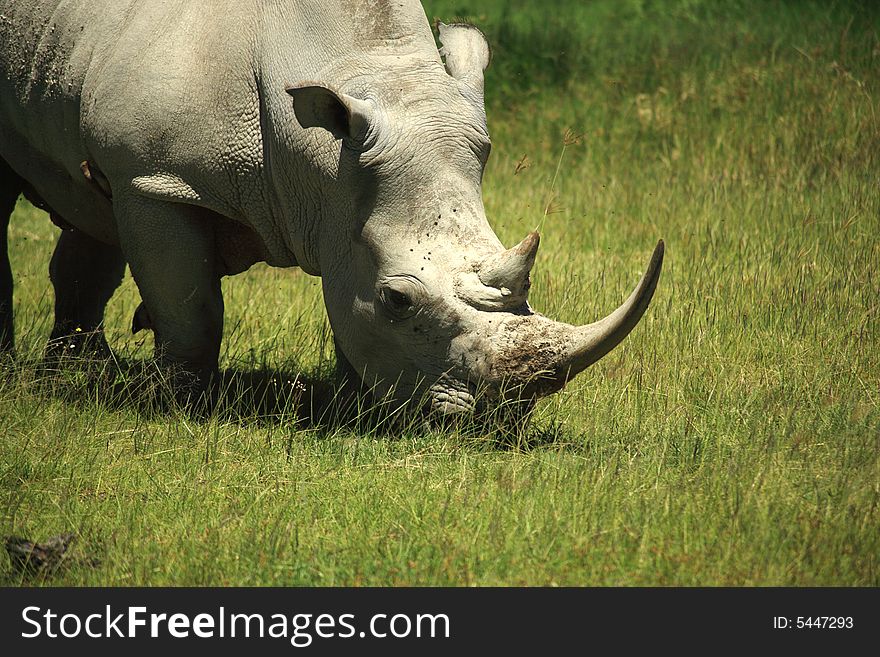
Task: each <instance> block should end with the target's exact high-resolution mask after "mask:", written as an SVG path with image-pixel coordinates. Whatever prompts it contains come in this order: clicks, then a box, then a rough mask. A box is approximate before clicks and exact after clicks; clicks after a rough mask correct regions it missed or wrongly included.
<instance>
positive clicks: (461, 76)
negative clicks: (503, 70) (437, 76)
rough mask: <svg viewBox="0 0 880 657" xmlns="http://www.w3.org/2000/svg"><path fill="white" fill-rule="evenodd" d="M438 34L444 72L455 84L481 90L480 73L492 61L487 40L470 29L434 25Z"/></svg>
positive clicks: (467, 27)
mask: <svg viewBox="0 0 880 657" xmlns="http://www.w3.org/2000/svg"><path fill="white" fill-rule="evenodd" d="M437 30H438V32H439V33H440V43H441V45H442V47H441V48H440V56H441V57H443V58H444V60H445V61H446V70H447V71H449V75H451V76H452V77H454V78H455V79H456V80H460V81H461V82H463V83H465V84H469V85H471V86H473V87H475V88H477V89H478V90H480V91H482V89H483V71H485V70H486V67H488V66H489V62H490V61H491V59H492V54H491V51H490V50H489V43H488V42H487V41H486V37H485V36H483V33H482V32H480V30H478V29H477V28H476V27H474V26H473V25H468V24H467V23H453V24H452V25H446V24H445V23H441V22H439V21H438V22H437Z"/></svg>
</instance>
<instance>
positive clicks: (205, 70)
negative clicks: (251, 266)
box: [0, 0, 439, 265]
mask: <svg viewBox="0 0 880 657" xmlns="http://www.w3.org/2000/svg"><path fill="white" fill-rule="evenodd" d="M0 44H2V45H0V154H2V156H3V158H4V159H7V160H8V161H9V162H10V164H11V165H12V166H13V168H14V169H16V170H17V171H18V172H19V173H20V174H21V175H22V176H23V177H24V178H26V179H27V180H29V181H30V182H31V183H32V184H33V185H34V187H36V188H37V191H38V192H39V193H40V195H42V196H43V197H44V198H45V200H46V202H47V203H48V204H49V205H50V206H51V207H53V208H54V209H56V210H57V211H58V212H59V213H60V214H61V215H62V216H64V217H65V219H67V220H68V221H70V222H71V223H74V225H78V226H79V227H81V228H83V229H84V230H87V231H89V232H92V233H93V234H95V236H97V237H103V238H105V239H106V240H107V241H112V240H113V227H112V223H113V217H112V212H111V211H110V209H109V206H108V205H107V204H106V203H102V200H101V199H99V198H96V197H95V191H94V189H93V188H92V187H90V186H89V185H87V184H86V182H85V181H84V178H83V176H82V174H81V172H80V169H79V165H80V163H81V162H82V161H84V160H89V161H90V162H93V163H95V164H96V166H97V168H99V169H100V170H101V171H103V172H104V174H105V175H106V176H107V178H108V179H109V182H110V185H111V187H112V188H113V189H114V190H117V189H120V188H129V187H134V188H135V190H136V191H137V192H138V193H141V194H145V195H149V196H155V197H159V198H167V199H169V200H175V201H182V202H187V203H193V204H197V205H201V206H204V207H206V208H209V209H210V210H213V211H215V212H217V213H219V214H221V215H223V216H225V217H227V218H229V219H232V220H233V221H236V222H239V223H241V224H243V225H245V226H247V227H248V228H251V229H253V230H254V231H255V232H256V233H257V234H259V235H260V237H261V241H262V242H263V243H264V245H265V247H266V249H265V251H266V252H265V253H263V254H262V256H261V257H262V258H263V259H267V260H269V261H270V262H272V263H273V264H279V265H284V264H294V259H293V257H292V254H293V252H295V251H302V250H303V249H302V248H296V247H295V245H292V244H291V242H292V241H297V239H299V238H298V237H297V236H296V235H292V236H291V235H287V234H284V233H286V232H289V224H290V223H291V222H292V223H294V224H297V223H303V224H305V223H306V222H307V221H308V219H306V218H304V217H302V216H299V215H302V214H304V213H305V212H304V211H306V210H312V211H314V208H315V207H319V206H320V199H316V198H308V199H301V202H299V203H296V202H295V199H294V202H291V199H290V198H286V199H283V200H282V201H281V202H280V206H281V207H279V200H278V198H277V197H278V194H277V193H275V191H273V190H271V189H270V187H271V184H272V183H271V181H270V180H269V178H270V177H269V176H267V175H266V173H267V172H266V170H265V169H266V167H267V166H268V160H269V159H270V158H269V156H268V152H269V150H270V145H269V144H267V143H266V142H265V140H266V138H267V132H272V131H271V130H269V129H268V125H269V123H271V119H270V117H269V116H267V115H268V114H271V113H273V112H274V114H275V119H274V122H275V124H276V128H277V126H278V125H279V124H280V126H281V127H280V129H277V130H276V131H275V132H274V133H273V134H270V135H268V138H269V139H273V138H276V141H278V142H280V144H281V148H283V149H286V150H287V151H293V152H294V161H287V162H284V164H286V165H290V166H291V168H293V169H299V170H298V171H293V172H291V173H290V175H289V176H286V177H285V180H284V184H285V186H286V187H290V184H289V183H290V180H291V179H292V180H293V181H294V182H299V183H300V184H299V185H296V186H297V187H300V188H301V189H302V190H303V191H302V192H300V191H298V190H294V191H293V192H291V190H290V189H285V190H284V193H285V194H290V193H293V194H294V195H296V194H311V195H312V196H314V195H315V185H314V180H310V179H309V177H310V176H312V175H313V173H314V170H315V169H316V168H317V169H321V168H324V169H325V171H323V172H321V173H323V174H325V175H323V178H324V179H326V178H327V177H328V175H329V176H331V177H332V176H333V175H334V174H335V171H334V170H333V169H334V167H335V165H336V158H335V157H334V156H333V153H332V152H333V148H332V144H331V143H329V142H328V140H327V138H326V136H324V137H323V138H319V139H318V140H317V141H318V142H321V143H313V141H314V140H313V141H309V140H305V141H304V140H303V135H302V134H301V133H300V131H299V129H298V127H296V126H294V125H293V123H294V120H293V119H294V117H293V113H292V110H291V106H290V100H289V98H288V97H287V96H286V94H285V93H284V85H285V84H286V83H291V82H299V81H303V80H319V81H323V82H326V83H328V84H330V85H331V86H336V87H344V86H345V85H346V83H347V81H348V80H349V79H350V78H352V77H360V78H363V77H364V76H369V75H370V74H371V71H372V70H373V68H374V67H375V60H373V61H371V60H370V58H371V56H373V55H376V56H377V57H380V58H384V61H388V58H391V59H392V60H393V59H395V58H397V61H398V64H399V58H400V57H401V56H404V57H406V56H411V55H412V54H413V53H415V54H416V55H417V56H418V57H419V58H420V59H430V60H437V61H439V57H438V55H437V51H436V47H435V46H434V42H433V37H432V36H431V32H430V28H429V27H428V25H427V21H426V19H425V15H424V12H423V10H422V8H421V5H420V3H419V2H417V1H416V0H408V1H406V2H403V1H399V0H398V1H394V2H392V1H390V0H298V1H293V0H287V1H285V0H276V1H268V0H210V1H208V2H194V1H192V0H66V1H65V0H0ZM276 164H277V163H276ZM319 177H320V176H319ZM267 181H268V182H267ZM276 182H277V181H276ZM301 211H302V212H301ZM315 220H316V221H320V220H321V219H320V218H317V219H315ZM280 223H285V224H287V225H286V226H284V227H281V226H279V224H280ZM293 232H294V233H296V232H297V231H293ZM299 232H300V233H301V235H302V236H303V237H302V239H306V237H304V236H305V235H306V234H307V233H308V227H307V226H305V225H304V227H303V230H301V231H299Z"/></svg>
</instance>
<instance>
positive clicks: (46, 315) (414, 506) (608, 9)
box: [0, 0, 880, 586]
mask: <svg viewBox="0 0 880 657" xmlns="http://www.w3.org/2000/svg"><path fill="white" fill-rule="evenodd" d="M426 4H427V12H428V15H429V17H431V16H440V17H443V18H446V19H452V18H454V17H464V18H471V19H473V20H474V21H476V22H478V23H479V24H480V25H481V26H482V27H484V28H485V31H486V33H487V34H488V35H489V37H490V40H492V42H493V45H494V62H493V65H492V68H490V70H489V72H488V73H487V104H488V111H489V122H490V131H491V133H492V135H493V142H494V149H493V156H492V159H491V161H490V165H489V168H488V171H487V174H486V178H485V189H484V193H485V194H484V195H485V202H486V207H487V212H488V214H489V217H490V221H491V222H492V223H493V226H494V227H495V228H496V231H497V232H498V234H499V236H500V237H501V238H502V240H503V241H504V242H505V243H507V244H513V243H515V242H516V241H518V240H519V239H521V238H522V236H523V235H525V233H526V232H527V231H528V230H531V229H533V228H535V227H536V226H540V227H541V231H542V245H541V252H540V253H539V259H538V263H537V265H536V270H535V273H534V286H533V294H532V302H533V305H534V306H535V307H536V308H537V309H539V310H541V311H542V312H545V313H546V314H549V315H551V316H553V317H555V318H558V319H561V320H565V321H569V322H581V323H582V322H587V321H592V320H593V319H595V318H597V317H599V316H601V315H604V314H606V313H607V312H608V311H609V310H610V309H612V308H614V307H615V306H616V305H617V304H618V303H620V302H621V301H622V300H623V299H624V298H625V296H626V295H627V293H628V292H629V290H630V288H631V287H632V286H633V285H634V284H635V282H636V281H637V279H638V275H639V272H640V271H641V270H642V268H643V267H644V266H645V264H646V263H647V259H648V256H649V254H650V250H651V248H652V247H653V245H654V243H655V240H656V239H657V238H659V237H662V238H664V239H665V240H666V244H667V259H666V263H665V265H664V271H663V275H662V278H661V280H660V285H659V287H658V290H657V294H656V296H655V299H654V301H653V303H652V305H651V308H650V309H649V311H648V313H647V314H646V316H645V318H644V319H643V320H642V323H641V324H640V326H639V327H638V328H636V330H635V331H634V332H633V334H632V335H631V336H630V337H629V338H628V339H627V340H626V341H625V342H624V343H623V344H622V345H621V346H620V347H618V348H617V349H616V350H615V351H613V352H612V353H611V354H609V355H608V356H607V357H606V358H605V359H603V360H602V361H600V362H599V363H597V364H596V365H594V366H593V367H592V368H591V369H590V370H588V371H587V372H585V373H584V374H582V375H581V376H580V377H579V378H578V379H577V380H576V381H575V382H574V383H572V384H571V385H569V386H568V388H566V390H565V391H563V392H562V393H560V394H558V395H556V396H554V397H551V398H549V399H547V400H545V401H544V402H542V403H541V404H540V405H539V407H538V409H537V412H536V415H535V418H534V421H533V423H532V428H531V430H530V432H529V433H527V434H526V435H524V436H518V437H517V436H514V437H511V436H508V435H502V434H499V433H493V432H488V433H484V434H477V433H473V432H470V433H468V432H464V431H458V430H456V429H451V430H448V431H443V432H441V431H436V430H430V429H425V428H421V427H419V426H418V425H415V424H414V425H411V426H409V427H404V428H403V429H399V428H398V429H396V430H394V431H383V430H381V428H380V429H377V428H376V427H373V426H370V425H369V424H366V423H365V424H364V425H362V426H360V427H356V428H354V429H352V428H346V427H344V426H334V425H332V424H331V425H327V424H321V423H316V422H309V421H306V420H305V419H303V418H304V417H305V416H307V415H309V411H308V406H309V404H310V401H309V400H310V399H311V394H312V393H311V390H312V389H317V390H318V393H316V395H317V396H318V397H320V394H323V393H322V391H325V389H326V386H327V383H326V381H327V375H326V372H328V370H329V369H330V367H331V366H332V349H331V340H330V334H329V329H328V327H327V322H326V319H325V316H324V311H323V306H322V303H321V298H320V288H319V285H318V281H317V279H313V278H310V277H308V276H306V275H304V274H303V273H301V272H298V271H290V270H272V269H269V268H267V267H262V266H258V267H255V268H253V270H251V271H250V272H248V273H247V274H244V275H241V276H238V277H236V278H233V279H228V280H226V281H224V290H225V294H226V306H227V322H226V327H227V329H226V333H227V334H226V337H225V341H224V355H223V367H224V368H225V369H226V370H227V372H228V374H227V377H228V379H229V381H230V383H229V385H230V386H231V387H232V389H233V391H232V392H231V393H230V395H229V396H230V398H231V401H229V402H228V403H227V404H226V406H224V407H223V408H221V411H220V412H218V413H216V414H215V415H213V416H212V417H210V418H209V419H206V420H203V421H194V420H191V419H188V418H187V416H186V415H185V414H183V413H180V412H177V411H174V410H170V411H169V410H165V411H161V410H157V409H156V408H154V407H152V406H151V405H150V404H148V403H143V400H142V399H140V398H139V397H138V395H136V394H135V395H133V396H132V398H128V397H126V396H125V394H126V392H125V391H126V390H128V388H126V387H124V386H117V387H116V388H115V389H116V390H121V391H122V392H118V393H114V394H108V393H107V392H106V391H107V390H108V388H107V386H103V387H102V386H100V385H99V386H95V385H89V384H88V382H87V380H86V379H87V378H88V377H87V376H86V375H84V374H83V373H81V372H76V371H73V372H63V373H53V372H46V371H45V370H44V369H43V368H41V366H40V365H39V357H40V354H41V350H42V347H43V344H44V341H45V339H46V337H47V335H48V333H49V329H50V325H51V305H52V293H51V287H50V286H49V282H48V277H47V275H46V267H47V263H48V259H49V255H50V252H51V248H52V245H53V240H54V237H55V234H56V229H55V228H54V227H52V225H51V224H50V223H49V222H48V220H47V219H46V218H45V216H43V215H41V214H40V213H39V212H37V211H35V210H33V209H32V208H30V206H28V205H26V204H25V203H23V202H22V204H21V205H20V206H19V209H18V211H17V213H16V215H15V217H14V218H13V223H12V226H11V229H10V237H11V251H12V258H13V267H14V270H15V272H16V284H17V289H16V310H17V313H18V317H17V320H18V321H17V339H18V344H19V348H20V351H21V358H20V361H19V363H18V364H17V365H15V366H12V365H7V366H6V367H5V370H4V372H3V375H2V378H0V427H2V433H3V440H2V442H0V500H2V502H0V509H2V514H0V534H17V535H25V536H28V537H32V538H36V539H40V538H45V537H48V536H51V535H54V534H59V533H61V532H64V531H76V532H77V533H78V534H79V536H80V538H79V541H78V543H77V545H76V550H75V552H76V554H75V555H74V556H75V557H77V558H78V559H80V561H74V563H73V565H72V566H71V567H70V568H68V569H67V570H65V571H64V572H62V573H59V574H58V575H56V576H54V577H51V578H48V579H46V580H45V582H47V583H51V584H70V585H83V584H90V585H93V584H113V585H116V584H119V585H132V584H148V585H160V584H173V585H182V584H193V585H201V584H231V585H264V584H283V585H386V584H408V585H412V584H424V585H427V584H436V585H471V584H477V585H492V584H526V585H547V584H559V585H606V584H614V585H798V586H802V585H803V586H806V585H869V586H877V585H880V567H878V555H880V530H878V527H880V510H878V499H880V458H878V457H880V274H878V265H880V239H878V235H880V188H878V181H880V161H878V159H880V122H878V118H877V114H878V112H880V107H878V95H880V76H878V71H880V39H878V33H880V15H878V13H877V12H876V10H873V9H869V6H868V3H865V4H864V5H860V4H857V3H846V2H839V3H833V4H829V3H821V4H819V3H817V4H808V3H782V2H773V3H769V2H768V3H761V2H756V1H754V0H750V1H743V2H739V3H716V2H698V1H694V0H691V1H684V0H682V1H679V2H675V1H672V0H669V1H667V2H654V3H648V2H635V1H633V2H627V3H618V2H611V1H608V2H592V3H585V2H580V1H572V2H559V3H555V4H554V7H556V6H557V5H558V7H559V9H558V10H554V12H553V13H552V16H551V18H550V19H549V20H547V18H546V17H545V11H544V8H545V6H546V3H527V2H490V1H486V2H476V1H473V2H468V1H466V0H452V1H451V2H446V1H444V2H441V1H440V0H436V1H433V2H428V3H426ZM563 52H564V54H562V53H563ZM518 164H519V167H518V166H517V165H518ZM517 169H519V171H517ZM557 172H558V173H557ZM137 303H138V297H137V292H136V289H135V287H134V285H133V283H132V281H131V280H130V279H126V281H125V283H124V285H123V287H122V288H121V289H120V291H119V292H118V294H117V295H116V297H115V298H114V300H113V302H112V304H111V307H110V309H109V311H108V316H107V324H108V327H107V330H108V338H109V340H110V343H111V345H112V346H113V347H114V349H115V350H116V351H117V353H119V354H120V356H121V357H123V358H124V359H126V360H127V361H129V362H137V361H138V360H139V359H146V358H147V357H148V356H149V354H150V349H151V343H150V338H149V337H147V338H143V337H140V336H131V335H129V334H128V333H127V327H128V325H129V321H130V317H131V313H132V312H133V311H134V308H135V307H136V305H137ZM110 371H111V374H113V375H114V376H117V378H118V377H120V376H123V375H122V374H119V373H115V374H114V373H113V372H114V371H113V370H110ZM298 377H299V378H298ZM249 382H250V383H255V384H257V385H255V386H250V385H249ZM117 383H118V382H117ZM303 384H304V389H305V392H302V390H303V388H302V387H301V386H302V385H303ZM277 390H282V393H280V394H279V393H277V392H276V391H277ZM248 391H250V392H248ZM282 415H283V416H282ZM297 417H300V418H301V419H300V420H299V421H298V420H297ZM86 555H97V556H99V557H100V559H101V562H100V564H99V565H98V566H97V567H92V566H90V565H87V560H86V559H85V558H84V557H85V556H86ZM3 567H4V566H2V564H0V568H3ZM5 581H6V582H7V583H12V584H16V583H19V582H25V583H30V582H32V581H33V580H22V579H21V578H20V577H18V576H16V575H12V574H7V575H6V580H5ZM36 581H37V583H41V582H43V581H44V580H36Z"/></svg>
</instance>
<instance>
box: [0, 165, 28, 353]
mask: <svg viewBox="0 0 880 657" xmlns="http://www.w3.org/2000/svg"><path fill="white" fill-rule="evenodd" d="M23 189H24V181H23V180H22V179H21V178H19V177H18V176H17V175H16V174H15V173H14V172H13V171H12V169H11V168H10V167H9V165H7V164H6V162H5V161H4V160H2V159H0V354H4V353H6V354H11V353H12V352H13V350H14V348H15V331H14V328H13V316H12V312H13V311H12V268H11V267H10V265H9V244H8V232H9V219H10V217H11V216H12V212H13V210H15V202H16V201H17V200H18V195H19V194H21V192H22V190H23Z"/></svg>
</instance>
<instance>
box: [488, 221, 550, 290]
mask: <svg viewBox="0 0 880 657" xmlns="http://www.w3.org/2000/svg"><path fill="white" fill-rule="evenodd" d="M540 243H541V236H540V235H538V232H537V231H532V232H531V233H529V234H528V235H527V236H526V238H525V239H524V240H523V241H522V242H520V243H519V244H517V245H516V246H515V247H513V248H512V249H508V250H507V251H504V252H503V253H498V254H496V255H492V256H489V257H488V258H486V259H485V260H484V261H483V262H481V263H480V265H479V267H477V275H478V276H479V278H480V282H481V283H482V284H483V285H486V286H488V287H494V288H497V289H499V290H501V294H502V295H504V296H505V297H512V299H511V300H514V299H515V300H516V301H517V302H518V303H523V302H525V300H526V297H527V296H528V292H529V287H530V286H531V282H530V280H529V272H531V271H532V267H533V266H534V264H535V256H536V255H537V254H538V245H539V244H540Z"/></svg>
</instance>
